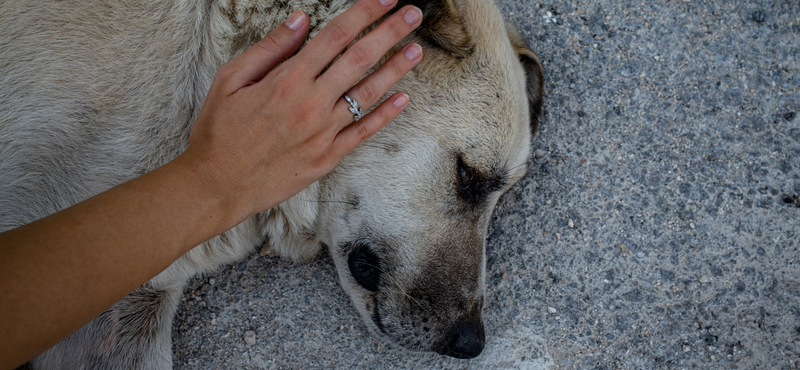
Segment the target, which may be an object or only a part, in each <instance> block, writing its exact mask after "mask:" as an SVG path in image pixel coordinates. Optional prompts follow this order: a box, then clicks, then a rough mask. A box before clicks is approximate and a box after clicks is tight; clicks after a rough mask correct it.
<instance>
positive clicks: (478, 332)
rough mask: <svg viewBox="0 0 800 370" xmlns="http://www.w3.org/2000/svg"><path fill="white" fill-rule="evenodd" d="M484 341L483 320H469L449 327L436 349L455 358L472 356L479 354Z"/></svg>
mask: <svg viewBox="0 0 800 370" xmlns="http://www.w3.org/2000/svg"><path fill="white" fill-rule="evenodd" d="M485 343H486V334H485V332H484V329H483V322H481V321H469V322H462V323H458V324H456V325H455V326H453V328H452V329H450V332H449V333H448V334H447V336H446V337H445V340H444V345H442V346H441V347H440V348H438V349H437V350H436V352H438V353H439V354H441V355H447V356H451V357H455V358H464V359H466V358H474V357H477V356H478V355H479V354H481V351H483V346H484V344H485Z"/></svg>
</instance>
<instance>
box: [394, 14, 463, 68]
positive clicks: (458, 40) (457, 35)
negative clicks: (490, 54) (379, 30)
mask: <svg viewBox="0 0 800 370" xmlns="http://www.w3.org/2000/svg"><path fill="white" fill-rule="evenodd" d="M406 5H414V6H416V7H418V8H420V10H422V24H421V25H420V26H419V28H417V31H416V32H417V35H419V36H420V37H422V39H423V40H424V41H425V42H426V43H428V44H430V45H432V46H435V47H438V48H440V49H443V50H445V51H447V52H448V53H450V54H451V55H453V56H454V57H456V58H463V57H466V56H468V55H469V54H471V53H472V48H473V45H472V42H471V41H470V38H469V34H468V33H467V30H466V29H465V28H464V21H463V20H462V19H461V17H460V16H459V15H458V10H457V9H456V7H455V5H454V4H453V0H399V1H398V4H397V6H396V7H395V9H400V8H401V7H403V6H406ZM423 47H424V45H423Z"/></svg>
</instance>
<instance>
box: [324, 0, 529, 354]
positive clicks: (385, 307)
mask: <svg viewBox="0 0 800 370" xmlns="http://www.w3.org/2000/svg"><path fill="white" fill-rule="evenodd" d="M401 2H404V3H415V5H417V6H419V7H420V8H421V9H423V11H424V13H425V17H424V19H425V21H424V22H423V24H422V26H421V27H420V29H419V30H418V31H416V32H415V33H414V34H413V35H412V36H410V37H409V40H407V41H415V42H417V43H419V44H421V45H422V46H423V49H424V50H425V59H424V60H423V61H422V62H421V63H420V65H418V66H417V67H416V68H415V69H414V70H413V71H412V72H411V73H410V74H409V75H408V76H407V77H406V78H404V79H403V80H402V81H401V82H400V83H398V84H397V85H396V86H395V88H394V89H395V91H405V92H407V93H408V94H409V96H410V97H411V104H410V106H409V107H408V108H407V109H406V110H405V111H404V112H403V114H401V116H400V117H398V118H397V119H395V120H394V122H393V123H391V124H390V125H389V126H388V127H386V128H384V129H383V130H382V131H381V132H380V133H379V134H377V135H376V136H375V137H374V138H372V139H371V140H369V141H368V142H367V143H365V144H364V145H362V146H361V147H360V148H358V149H357V150H356V151H355V152H353V153H352V154H351V155H349V156H348V157H347V158H346V159H345V160H344V161H343V162H342V163H341V164H340V165H339V166H338V167H337V168H336V169H335V170H334V172H332V173H331V174H330V175H329V176H327V177H326V178H325V179H323V180H322V182H321V188H320V198H321V199H323V200H325V205H324V206H323V207H322V209H321V212H320V218H319V220H318V222H319V225H318V227H319V230H322V231H321V232H320V235H319V236H320V240H323V241H324V243H325V244H327V245H328V246H329V249H330V253H331V255H332V257H333V259H334V261H335V263H336V267H337V270H338V273H339V277H340V280H341V285H342V286H343V287H344V289H345V290H346V291H347V293H348V294H349V295H350V297H351V299H352V301H353V303H354V304H355V306H356V308H357V309H358V311H359V313H360V314H361V316H362V317H363V319H364V320H365V322H366V323H367V326H368V327H369V328H370V329H371V330H372V331H373V332H375V333H377V334H378V335H380V336H383V337H385V338H387V339H389V340H390V341H391V342H394V343H397V344H399V345H401V346H403V347H406V348H409V349H415V350H425V351H435V352H438V353H440V354H446V355H450V356H454V357H460V358H471V357H475V356H477V355H478V354H479V353H480V352H481V350H482V349H483V346H484V327H483V314H482V308H483V304H484V297H485V291H486V287H485V270H486V253H485V245H486V243H485V240H486V235H487V230H488V225H489V221H490V218H491V214H492V210H493V209H494V206H495V204H496V203H497V200H498V198H499V197H500V195H501V194H502V193H504V192H505V191H506V190H508V189H509V188H510V187H511V186H512V185H513V184H514V183H515V182H516V181H517V180H519V179H521V178H522V177H523V176H524V175H525V172H526V169H527V161H528V157H529V153H530V141H531V135H532V132H533V131H535V129H536V126H537V123H538V116H539V112H540V111H541V104H542V103H541V99H542V98H541V94H542V69H541V66H540V64H539V62H538V59H537V58H536V55H535V54H534V53H533V52H532V51H530V49H528V48H527V47H525V46H524V42H522V41H521V40H522V39H521V38H520V37H519V36H517V35H516V34H515V33H509V31H508V30H507V28H506V26H505V25H504V23H503V21H502V19H501V17H500V14H499V11H498V10H497V9H496V7H495V5H494V4H493V2H492V1H489V0H466V1H452V0H438V1H427V2H423V1H411V0H409V1H401ZM401 5H403V4H399V5H398V7H399V6H401ZM390 93H391V92H390ZM387 96H388V95H387Z"/></svg>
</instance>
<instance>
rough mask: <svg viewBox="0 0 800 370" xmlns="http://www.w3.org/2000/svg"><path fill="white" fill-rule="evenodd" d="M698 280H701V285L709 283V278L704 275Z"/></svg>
mask: <svg viewBox="0 0 800 370" xmlns="http://www.w3.org/2000/svg"><path fill="white" fill-rule="evenodd" d="M697 280H700V283H702V284H705V283H707V282H708V276H705V275H703V276H701V277H700V278H699V279H697Z"/></svg>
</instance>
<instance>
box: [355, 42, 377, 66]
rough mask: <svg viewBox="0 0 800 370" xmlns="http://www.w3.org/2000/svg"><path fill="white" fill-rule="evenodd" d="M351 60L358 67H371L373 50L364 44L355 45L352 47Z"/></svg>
mask: <svg viewBox="0 0 800 370" xmlns="http://www.w3.org/2000/svg"><path fill="white" fill-rule="evenodd" d="M350 53H351V56H350V60H351V61H352V62H353V63H354V64H355V65H356V66H357V67H370V66H371V65H372V52H371V51H369V50H368V49H367V48H365V47H363V46H354V47H353V48H352V49H350Z"/></svg>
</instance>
